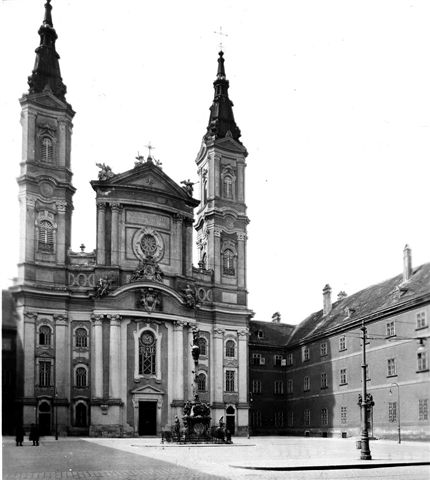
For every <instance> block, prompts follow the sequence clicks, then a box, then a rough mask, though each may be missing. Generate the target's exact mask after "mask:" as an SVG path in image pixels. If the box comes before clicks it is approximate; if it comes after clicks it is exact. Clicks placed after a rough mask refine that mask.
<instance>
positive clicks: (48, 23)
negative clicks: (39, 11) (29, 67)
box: [28, 0, 67, 101]
mask: <svg viewBox="0 0 430 480" xmlns="http://www.w3.org/2000/svg"><path fill="white" fill-rule="evenodd" d="M51 10H52V5H51V0H46V3H45V14H44V17H43V23H42V25H41V27H40V28H39V32H38V33H39V36H40V45H39V46H38V47H37V48H36V60H35V62H34V68H33V71H32V73H31V75H30V76H29V77H28V85H29V87H30V93H41V92H43V91H44V90H45V88H48V89H49V90H50V91H51V92H52V93H53V94H54V95H55V96H56V97H57V98H59V99H60V100H62V101H66V99H65V95H66V91H67V88H66V86H65V85H64V83H63V79H62V78H61V72H60V64H59V62H58V59H59V58H60V56H59V55H58V53H57V51H56V50H55V41H56V40H57V32H56V31H55V28H54V25H53V23H52V15H51Z"/></svg>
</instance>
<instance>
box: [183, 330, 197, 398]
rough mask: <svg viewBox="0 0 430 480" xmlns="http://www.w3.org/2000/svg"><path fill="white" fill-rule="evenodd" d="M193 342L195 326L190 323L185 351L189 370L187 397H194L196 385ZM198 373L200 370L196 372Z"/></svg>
mask: <svg viewBox="0 0 430 480" xmlns="http://www.w3.org/2000/svg"><path fill="white" fill-rule="evenodd" d="M192 344H193V326H192V325H188V337H187V351H186V352H185V355H186V357H187V358H188V372H187V375H186V379H187V393H188V396H187V399H192V397H193V386H194V373H193V371H194V360H193V356H192V355H191V345H192ZM196 373H198V372H196Z"/></svg>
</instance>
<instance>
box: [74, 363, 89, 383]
mask: <svg viewBox="0 0 430 480" xmlns="http://www.w3.org/2000/svg"><path fill="white" fill-rule="evenodd" d="M75 384H76V386H77V387H86V386H87V369H86V368H85V367H78V368H77V369H76V373H75Z"/></svg>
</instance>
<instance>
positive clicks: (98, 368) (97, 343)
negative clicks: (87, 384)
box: [91, 315, 103, 398]
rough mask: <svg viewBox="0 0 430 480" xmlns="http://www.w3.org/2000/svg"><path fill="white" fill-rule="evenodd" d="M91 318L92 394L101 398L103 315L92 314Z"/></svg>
mask: <svg viewBox="0 0 430 480" xmlns="http://www.w3.org/2000/svg"><path fill="white" fill-rule="evenodd" d="M91 319H92V320H93V329H94V330H93V332H94V335H93V338H94V362H93V378H94V386H93V388H92V394H93V396H94V397H95V398H103V316H102V315H93V316H92V317H91Z"/></svg>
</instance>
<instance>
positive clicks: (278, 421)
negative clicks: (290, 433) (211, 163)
mask: <svg viewBox="0 0 430 480" xmlns="http://www.w3.org/2000/svg"><path fill="white" fill-rule="evenodd" d="M283 426H284V412H275V427H283Z"/></svg>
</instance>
